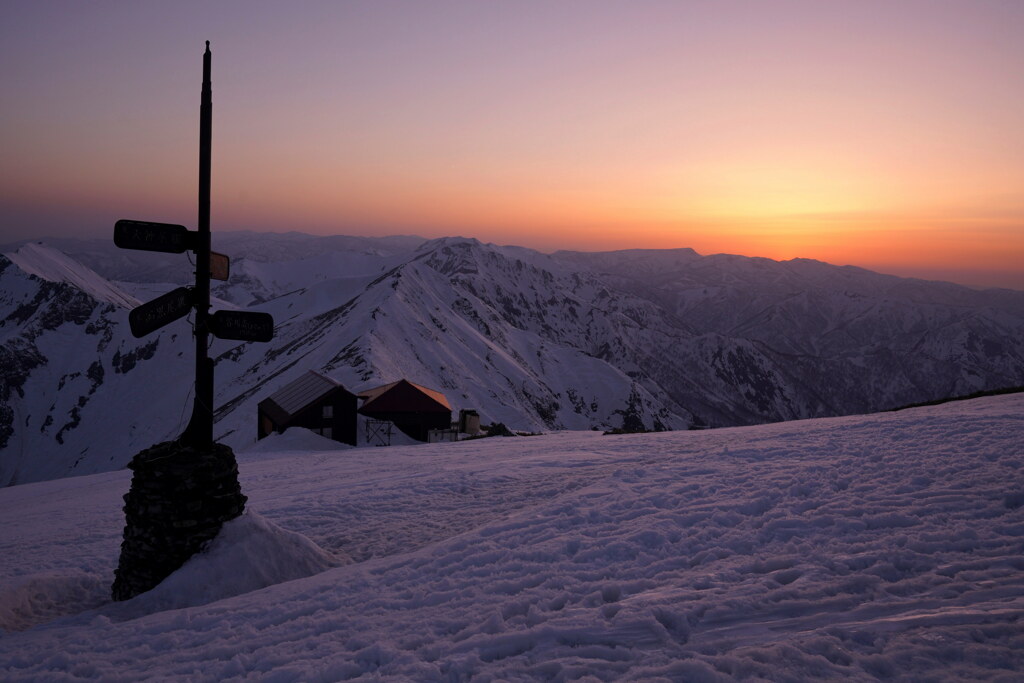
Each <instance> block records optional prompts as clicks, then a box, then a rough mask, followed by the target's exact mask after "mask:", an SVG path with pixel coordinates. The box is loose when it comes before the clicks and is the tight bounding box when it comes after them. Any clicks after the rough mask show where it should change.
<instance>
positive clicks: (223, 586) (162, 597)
mask: <svg viewBox="0 0 1024 683" xmlns="http://www.w3.org/2000/svg"><path fill="white" fill-rule="evenodd" d="M347 563H348V559H347V558H338V557H336V556H333V555H330V554H328V553H327V552H325V551H324V550H322V549H321V548H320V547H319V546H318V545H317V544H316V543H314V542H313V541H311V540H309V539H308V538H306V537H305V536H303V535H302V534H298V533H295V532H293V531H288V530H286V529H282V528H281V527H279V526H277V525H276V524H274V523H273V522H270V521H268V520H266V519H264V518H263V517H261V516H260V515H258V514H256V513H255V512H251V511H250V512H246V513H245V514H243V515H242V516H240V517H237V518H236V519H233V520H231V521H230V522H227V523H226V524H225V525H224V526H223V527H222V528H221V531H220V533H219V534H217V537H216V538H215V539H213V541H212V542H211V543H210V545H209V547H207V549H206V550H205V551H204V552H201V553H198V554H196V555H193V556H192V558H191V559H190V560H189V561H188V562H186V563H185V564H184V565H183V566H182V567H181V569H179V570H178V571H176V572H174V573H173V574H171V575H170V576H168V577H167V578H166V579H164V580H163V582H161V583H160V585H158V586H157V587H156V588H154V589H153V590H151V591H148V592H146V593H143V594H142V595H139V596H137V597H135V598H133V599H132V600H129V601H127V602H125V603H121V604H120V605H113V606H112V610H111V613H110V615H109V616H111V617H113V618H115V619H119V618H127V619H131V618H135V617H138V616H142V615H145V614H151V613H153V612H161V611H164V610H171V609H180V608H182V607H195V606H197V605H206V604H209V603H211V602H216V601H217V600H223V599H224V598H230V597H233V596H236V595H241V594H243V593H249V592H251V591H255V590H259V589H261V588H266V587H267V586H273V585H275V584H278V583H284V582H285V581H294V580H295V579H304V578H306V577H307V576H312V575H314V574H319V573H320V572H323V571H326V570H328V569H331V568H332V567H337V566H339V565H341V564H347Z"/></svg>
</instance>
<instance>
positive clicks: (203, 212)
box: [182, 41, 213, 449]
mask: <svg viewBox="0 0 1024 683" xmlns="http://www.w3.org/2000/svg"><path fill="white" fill-rule="evenodd" d="M210 58H211V54H210V41H206V52H205V53H203V92H202V99H201V102H200V106H199V222H198V226H197V228H198V230H197V233H198V234H197V235H196V246H195V254H196V287H195V292H194V294H195V298H194V301H195V311H196V320H195V338H196V394H195V400H194V402H193V404H192V419H191V421H190V422H189V424H188V427H187V428H186V429H185V433H184V434H183V435H182V441H183V442H185V443H187V444H188V445H190V446H192V447H193V448H196V449H209V448H210V447H212V445H213V360H212V359H211V358H209V357H208V356H207V346H208V340H209V334H210V331H209V327H208V325H209V322H208V321H209V317H210V149H211V132H212V127H213V89H212V87H211V85H210Z"/></svg>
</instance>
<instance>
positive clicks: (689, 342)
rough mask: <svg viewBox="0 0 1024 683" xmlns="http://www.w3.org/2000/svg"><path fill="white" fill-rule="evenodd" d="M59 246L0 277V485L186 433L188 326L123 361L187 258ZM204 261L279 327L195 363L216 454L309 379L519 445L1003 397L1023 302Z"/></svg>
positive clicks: (881, 278)
mask: <svg viewBox="0 0 1024 683" xmlns="http://www.w3.org/2000/svg"><path fill="white" fill-rule="evenodd" d="M100 242H103V244H100ZM61 246H63V248H64V249H65V250H66V251H59V250H57V249H55V248H53V247H50V246H44V245H38V244H28V245H23V246H22V247H21V248H20V249H18V250H17V251H10V252H8V258H5V259H3V260H2V261H0V363H2V365H3V368H4V378H5V379H4V383H3V384H2V385H0V398H2V399H3V404H2V407H0V485H2V484H12V483H19V482H25V481H36V480H40V479H48V478H53V477H59V476H65V475H67V474H77V473H89V472H96V471H102V470H106V469H112V468H116V467H120V466H123V464H124V463H126V462H127V460H128V459H129V458H130V457H131V456H132V455H133V454H134V453H135V452H137V451H138V450H140V449H141V448H144V447H147V446H149V445H150V444H152V443H154V442H157V441H160V440H164V439H167V438H170V437H173V436H175V435H176V434H177V433H178V432H179V431H180V430H181V429H182V428H183V426H184V422H185V420H186V419H187V416H188V414H189V412H190V403H189V397H190V390H191V384H192V367H193V366H192V362H193V359H192V354H193V351H192V344H191V334H190V331H189V327H188V324H187V323H186V322H185V321H179V322H177V323H173V324H171V325H169V326H167V327H165V328H164V329H162V330H160V331H159V332H156V333H154V334H152V335H150V336H149V337H147V338H146V339H143V340H137V339H134V338H132V337H131V335H130V333H129V332H128V329H127V324H126V322H127V313H128V310H129V309H130V307H131V306H132V305H133V302H134V301H135V300H147V299H149V298H151V297H152V296H154V295H155V294H157V293H160V292H161V291H166V290H167V289H171V288H173V287H174V286H177V285H178V284H180V283H182V282H186V281H187V280H188V278H189V277H190V276H191V266H190V265H189V262H188V260H187V258H186V257H185V256H180V255H173V256H168V255H160V254H147V253H143V252H126V251H119V250H115V249H113V247H112V246H111V245H109V244H107V243H106V241H101V240H96V241H79V242H75V243H69V242H65V243H63V244H62V245H61ZM215 248H216V249H218V250H219V251H222V252H224V253H227V254H229V256H231V257H232V279H231V280H230V281H229V282H228V283H223V284H221V285H219V286H218V287H217V288H216V290H215V295H216V296H217V297H218V299H219V306H220V307H228V306H231V307H239V308H244V307H250V308H252V309H253V310H261V311H266V312H269V313H271V314H273V315H274V318H275V321H276V323H277V328H276V332H275V339H274V340H273V342H271V343H269V344H255V343H254V344H239V343H238V342H224V341H220V340H217V341H215V342H214V346H213V347H212V350H211V354H212V355H213V356H214V357H215V358H216V361H217V364H216V378H217V379H216V387H217V402H218V406H219V409H218V413H217V428H216V429H217V435H218V437H219V438H221V439H222V440H224V441H225V442H226V443H228V444H230V445H232V446H234V447H236V448H237V447H241V446H243V445H245V444H247V443H249V442H251V441H252V440H253V439H254V438H255V431H256V429H255V412H256V403H257V402H258V401H259V400H260V399H261V398H263V397H265V396H266V395H267V394H269V393H270V392H272V391H274V390H275V389H276V388H278V387H280V386H282V385H283V384H284V383H286V382H288V381H291V380H292V379H294V378H295V377H296V376H298V375H299V374H301V373H302V372H305V371H306V370H307V369H310V368H313V369H322V370H326V371H328V372H329V373H330V374H332V375H333V376H334V377H335V378H337V379H338V380H340V381H341V382H343V383H344V384H345V385H346V386H348V387H349V388H350V389H354V390H358V389H362V388H366V387H368V386H372V385H374V384H377V383H384V382H388V381H393V380H394V379H397V378H399V377H407V378H409V379H410V380H412V381H415V382H417V383H420V384H423V385H426V386H430V387H434V388H437V389H440V390H442V391H443V392H445V394H446V395H447V396H448V397H449V399H450V401H451V402H452V404H453V407H454V408H455V409H458V408H476V409H478V410H480V411H481V414H482V416H483V418H484V421H485V422H490V421H501V422H505V423H506V424H509V425H510V426H513V427H515V428H519V429H526V430H542V429H590V428H602V429H603V428H608V427H625V428H627V429H638V428H647V429H685V428H688V427H691V426H727V425H740V424H752V423H760V422H770V421H778V420H788V419H795V418H808V417H817V416H830V415H842V414H851V413H863V412H870V411H875V410H880V409H884V408H890V407H895V406H898V405H904V404H908V403H913V402H920V401H927V400H933V399H938V398H943V397H948V396H952V395H960V394H967V393H970V392H973V391H978V390H984V389H993V388H1000V387H1006V386H1013V385H1021V384H1024V341H1022V340H1024V292H1014V291H1010V290H988V291H981V292H979V291H974V290H971V289H968V288H965V287H960V286H957V285H951V284H947V283H933V282H923V281H918V280H907V279H903V278H896V277H892V276H885V275H879V274H877V273H872V272H869V271H865V270H861V269H857V268H851V267H843V268H840V267H836V266H831V265H828V264H824V263H820V262H815V261H806V260H795V261H788V262H776V261H770V260H767V259H750V258H744V257H738V256H726V255H716V256H708V257H702V256H699V255H698V254H696V253H695V252H693V251H690V250H663V251H643V250H636V251H624V252H609V253H596V254H595V253H577V252H558V253H555V254H551V255H546V254H541V253H539V252H535V251H532V250H529V249H524V248H519V247H498V246H494V245H488V244H481V243H480V242H478V241H476V240H473V239H464V238H443V239H438V240H431V241H422V240H419V239H417V238H383V239H375V238H347V237H338V238H317V237H311V236H308V235H299V234H296V233H289V234H287V235H265V234H256V233H241V234H232V233H225V234H224V235H222V236H217V240H216V242H215ZM147 260H149V261H151V262H152V264H153V267H152V268H151V269H150V270H146V269H145V268H144V267H143V266H144V264H145V263H146V262H147ZM89 266H91V267H92V269H90V267H89ZM94 271H95V272H94ZM69 273H73V275H70V274H69Z"/></svg>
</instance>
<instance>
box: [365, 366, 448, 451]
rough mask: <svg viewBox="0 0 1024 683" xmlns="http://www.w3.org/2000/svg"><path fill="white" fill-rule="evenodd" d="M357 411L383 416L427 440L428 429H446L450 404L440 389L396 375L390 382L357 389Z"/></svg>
mask: <svg viewBox="0 0 1024 683" xmlns="http://www.w3.org/2000/svg"><path fill="white" fill-rule="evenodd" d="M358 397H359V398H360V399H362V400H363V405H362V406H361V407H360V408H359V412H360V413H362V414H363V415H365V416H367V417H369V418H373V419H375V420H387V421H389V422H392V423H394V425H395V426H396V427H398V428H399V429H400V430H402V431H403V432H405V433H406V434H408V435H409V436H410V437H412V438H413V439H417V440H419V441H426V440H427V432H428V431H430V430H432V429H450V428H451V425H452V407H451V405H449V404H448V399H447V398H445V395H444V394H442V393H441V392H440V391H435V390H434V389H428V388H427V387H423V386H420V385H419V384H413V383H412V382H410V381H409V380H406V379H400V380H398V381H397V382H392V383H391V384H385V385H384V386H380V387H376V388H374V389H367V390H366V391H361V392H359V394H358Z"/></svg>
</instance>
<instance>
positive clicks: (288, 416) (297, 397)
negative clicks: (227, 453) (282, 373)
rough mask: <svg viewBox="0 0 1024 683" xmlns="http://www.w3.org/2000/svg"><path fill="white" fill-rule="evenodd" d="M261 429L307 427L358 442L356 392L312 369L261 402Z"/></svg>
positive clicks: (264, 432)
mask: <svg viewBox="0 0 1024 683" xmlns="http://www.w3.org/2000/svg"><path fill="white" fill-rule="evenodd" d="M257 410H258V417H257V423H258V433H257V436H256V438H257V439H262V438H263V437H265V436H267V435H268V434H270V433H271V432H278V433H280V432H283V431H284V430H286V429H288V428H289V427H305V428H306V429H310V430H312V431H314V432H316V433H317V434H320V435H322V436H326V437H327V438H329V439H334V440H335V441H340V442H341V443H347V444H349V445H352V446H355V445H356V395H355V394H353V393H352V392H350V391H348V390H347V389H346V388H345V387H343V386H342V385H341V384H340V383H339V382H335V381H334V380H333V379H331V378H330V377H327V376H325V375H321V374H320V373H319V372H315V371H313V370H309V371H308V372H306V374H304V375H302V376H301V377H299V378H298V379H296V380H295V381H293V382H289V383H288V384H286V385H284V386H283V387H281V388H280V389H278V390H277V391H275V392H274V393H273V394H271V395H270V397H269V398H265V399H263V400H262V401H260V403H259V406H258V409H257Z"/></svg>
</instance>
